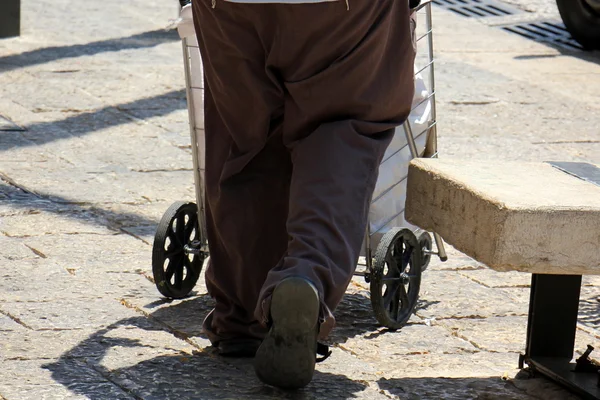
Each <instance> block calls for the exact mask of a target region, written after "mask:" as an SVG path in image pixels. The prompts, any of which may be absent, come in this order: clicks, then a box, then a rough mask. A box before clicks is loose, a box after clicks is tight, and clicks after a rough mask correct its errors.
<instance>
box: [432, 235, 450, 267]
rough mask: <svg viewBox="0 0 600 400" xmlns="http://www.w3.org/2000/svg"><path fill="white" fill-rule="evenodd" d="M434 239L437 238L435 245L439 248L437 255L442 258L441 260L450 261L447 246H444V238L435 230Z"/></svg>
mask: <svg viewBox="0 0 600 400" xmlns="http://www.w3.org/2000/svg"><path fill="white" fill-rule="evenodd" d="M433 239H434V240H435V245H436V247H437V249H438V251H437V253H436V255H437V256H438V257H439V258H440V261H441V262H446V261H448V255H447V254H446V248H445V247H444V241H443V240H442V237H441V236H440V235H439V234H437V233H435V232H434V233H433Z"/></svg>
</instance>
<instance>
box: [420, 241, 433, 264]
mask: <svg viewBox="0 0 600 400" xmlns="http://www.w3.org/2000/svg"><path fill="white" fill-rule="evenodd" d="M419 245H420V246H421V261H422V262H423V264H422V265H421V272H425V270H426V269H427V267H429V262H430V261H431V250H432V249H433V238H432V237H431V235H430V234H429V232H423V233H421V234H420V235H419Z"/></svg>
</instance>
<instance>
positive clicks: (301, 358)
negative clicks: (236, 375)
mask: <svg viewBox="0 0 600 400" xmlns="http://www.w3.org/2000/svg"><path fill="white" fill-rule="evenodd" d="M318 319H319V294H318V292H317V291H316V289H315V288H314V287H313V286H312V285H311V284H310V283H309V282H308V281H306V280H304V279H302V278H287V279H285V280H283V281H282V282H281V283H279V284H278V285H277V286H276V287H275V290H274V291H273V295H272V297H271V320H272V322H273V324H272V326H271V329H270V331H269V333H268V334H267V336H266V337H265V339H264V340H263V342H262V344H261V345H260V347H259V348H258V351H257V352H256V357H255V361H254V367H255V370H256V375H257V376H258V378H259V379H260V380H261V381H263V382H264V383H266V384H269V385H272V386H277V387H280V388H283V389H299V388H302V387H304V386H306V385H308V384H309V383H310V381H311V380H312V377H313V374H314V371H315V362H316V350H317V329H318V328H317V323H318Z"/></svg>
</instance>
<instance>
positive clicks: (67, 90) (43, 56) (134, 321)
mask: <svg viewBox="0 0 600 400" xmlns="http://www.w3.org/2000/svg"><path fill="white" fill-rule="evenodd" d="M511 3H513V5H515V6H516V7H517V8H519V9H521V10H525V11H523V12H522V13H520V14H518V15H513V16H511V17H509V18H505V19H502V20H501V19H498V18H496V19H485V18H482V19H474V18H464V17H461V16H459V15H457V14H455V13H452V12H449V11H445V10H442V9H440V8H436V9H435V32H436V51H437V56H438V59H437V64H436V66H437V67H436V68H437V69H436V81H437V86H438V90H439V97H438V102H437V103H438V113H439V120H440V125H439V126H440V128H439V129H440V151H441V154H442V156H453V157H468V158H479V159H489V158H495V159H504V160H509V159H527V160H548V159H560V160H585V161H592V162H596V163H598V162H600V140H599V135H598V126H599V124H600V112H599V111H600V102H599V101H598V100H599V98H598V93H600V90H599V89H600V67H599V65H598V64H599V63H600V56H599V55H598V54H584V53H583V52H580V51H577V50H569V49H567V48H563V47H553V46H551V45H549V44H541V43H536V42H534V41H531V40H528V39H526V38H523V37H521V36H518V35H515V34H511V33H508V32H506V31H504V30H502V29H501V25H502V24H506V23H509V22H510V23H514V22H515V21H517V22H518V21H531V20H534V19H536V18H537V19H548V18H556V17H557V14H556V10H555V8H554V7H553V3H552V2H551V1H543V0H536V1H527V2H524V1H523V2H519V1H513V0H511ZM22 9H23V34H22V36H21V37H19V38H14V39H5V40H0V114H1V115H2V116H4V117H6V118H8V119H10V120H12V121H14V122H15V123H16V124H17V125H18V126H20V127H22V128H23V130H15V129H12V130H10V129H9V130H0V249H1V250H0V277H1V279H0V363H1V365H2V368H0V399H1V400H26V399H32V400H39V399H80V398H81V399H83V398H88V399H144V400H150V399H225V398H227V399H263V398H265V399H268V398H290V399H321V398H322V399H334V398H335V399H337V398H339V399H347V398H362V399H395V398H398V399H510V400H526V399H544V400H550V399H556V400H566V399H576V398H577V397H575V396H573V395H570V394H569V393H567V392H566V391H564V390H563V389H561V388H560V387H558V386H556V385H554V384H553V383H551V382H549V381H547V380H545V379H543V378H540V377H535V378H532V379H524V377H522V376H521V375H517V372H518V370H517V369H516V367H517V360H518V355H519V353H520V352H522V351H523V349H524V344H525V327H526V316H527V311H528V300H529V297H528V296H529V294H528V285H529V280H530V277H529V276H528V275H526V274H519V273H496V272H493V271H491V270H489V269H487V268H485V267H483V266H481V265H479V264H478V263H476V262H474V261H473V260H471V259H469V258H468V257H465V256H464V255H462V254H460V253H458V252H456V251H454V250H452V249H450V251H449V253H450V254H449V255H450V260H449V261H448V262H447V263H444V264H442V263H440V262H438V261H437V260H434V261H432V265H431V266H430V267H429V269H428V270H427V272H426V273H425V274H424V276H423V282H422V287H421V297H420V301H419V305H418V309H417V311H416V314H415V315H414V316H413V317H412V318H411V320H410V322H409V324H408V325H407V326H406V327H405V328H403V329H402V330H399V331H396V332H391V331H386V330H385V329H382V328H379V327H378V325H377V323H376V321H375V320H374V317H373V313H372V311H371V308H370V302H369V290H368V289H369V288H368V285H367V284H366V283H365V282H364V281H363V280H361V279H356V280H355V281H353V282H352V284H351V285H350V287H349V289H348V292H347V295H346V298H345V300H344V302H343V303H342V304H341V306H340V307H339V309H338V310H337V313H336V314H337V317H338V325H337V328H336V329H335V331H334V333H333V335H332V337H331V342H332V343H333V344H334V349H333V356H332V357H331V358H330V359H328V360H327V361H326V362H324V363H322V364H319V366H318V368H317V373H316V376H315V379H314V382H313V383H312V384H311V385H310V386H309V387H308V388H306V389H305V390H303V391H300V392H298V393H283V392H280V391H278V390H275V389H272V388H268V387H265V386H263V385H261V384H260V383H259V382H258V380H257V379H256V378H255V377H254V373H253V369H252V365H251V361H248V360H232V359H221V358H218V357H216V356H215V355H214V353H213V352H212V350H211V348H210V347H209V342H208V341H207V340H206V338H204V337H203V336H202V334H201V332H200V324H201V321H202V318H203V316H204V315H205V313H206V312H207V311H208V310H209V309H210V307H211V304H212V301H211V299H210V298H209V297H208V296H207V295H206V290H205V288H204V286H203V285H202V284H199V285H198V286H197V287H196V289H195V291H194V293H193V295H192V296H191V297H189V298H186V299H184V300H181V301H171V302H169V301H166V300H164V299H163V298H161V296H160V295H159V294H158V292H157V291H156V289H155V287H154V284H153V282H152V275H151V272H150V257H151V244H152V240H153V236H154V232H155V229H156V225H157V222H158V220H159V219H160V217H161V215H162V213H163V212H164V211H165V210H166V209H167V208H168V206H169V205H170V204H171V203H172V202H174V201H176V200H193V199H194V188H193V180H192V172H191V170H192V168H191V165H192V164H191V152H190V145H189V133H188V120H187V109H186V100H185V90H184V77H183V67H182V59H181V47H180V42H179V40H178V37H177V34H176V33H175V32H174V31H173V30H165V27H166V26H167V25H168V24H169V19H173V18H175V16H176V13H177V5H176V2H174V1H172V2H170V1H158V0H144V1H141V0H130V1H128V2H122V1H116V0H105V1H103V2H72V1H67V0H52V1H50V0H37V1H33V0H23V1H22ZM0 126H3V127H4V128H2V129H7V128H5V126H6V123H2V122H0ZM565 235H568V232H565ZM265 246H268V243H265ZM201 281H202V279H201ZM557 295H560V294H557ZM599 295H600V277H587V278H585V286H584V287H583V293H582V298H581V306H580V318H579V325H578V335H577V349H578V350H583V349H585V346H586V345H587V344H596V345H599V344H600V343H599V338H600V302H599V301H598V300H599Z"/></svg>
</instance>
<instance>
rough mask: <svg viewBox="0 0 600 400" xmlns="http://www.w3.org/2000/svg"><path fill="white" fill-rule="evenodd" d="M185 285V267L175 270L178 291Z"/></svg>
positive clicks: (175, 284) (175, 283)
mask: <svg viewBox="0 0 600 400" xmlns="http://www.w3.org/2000/svg"><path fill="white" fill-rule="evenodd" d="M182 284H183V265H181V266H179V267H178V268H175V282H174V285H173V286H175V287H176V288H177V289H181V285H182Z"/></svg>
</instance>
